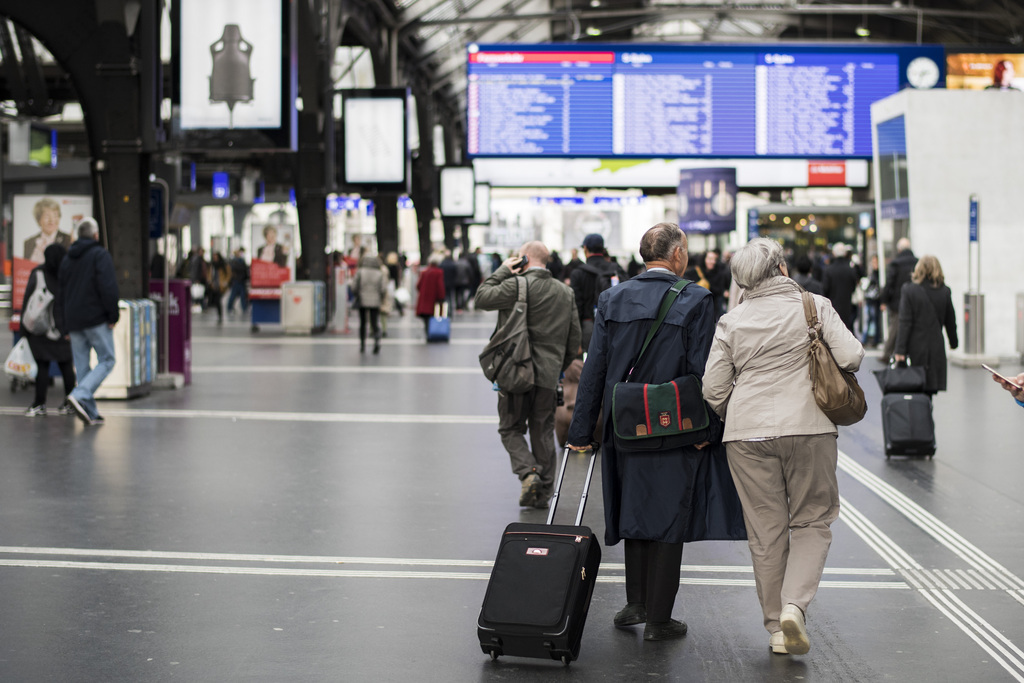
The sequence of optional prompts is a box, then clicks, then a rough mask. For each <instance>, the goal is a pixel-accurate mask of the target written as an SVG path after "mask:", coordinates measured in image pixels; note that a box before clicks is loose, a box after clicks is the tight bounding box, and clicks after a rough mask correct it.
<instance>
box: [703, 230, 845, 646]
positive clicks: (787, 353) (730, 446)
mask: <svg viewBox="0 0 1024 683" xmlns="http://www.w3.org/2000/svg"><path fill="white" fill-rule="evenodd" d="M732 276H733V279H734V280H735V281H736V282H737V283H738V284H739V286H740V287H742V288H743V290H744V293H743V296H744V298H743V303H741V304H740V305H738V306H737V307H736V308H734V309H733V310H731V311H729V312H728V313H726V314H725V315H724V316H722V318H721V319H720V320H719V321H718V327H717V329H716V330H715V339H714V342H713V343H712V345H711V354H710V356H709V357H708V363H707V366H706V368H705V370H704V398H705V399H707V401H708V403H709V404H710V405H711V407H712V408H714V409H715V411H716V412H717V413H718V414H719V415H720V416H721V417H722V418H723V419H724V420H725V432H724V436H723V441H725V442H726V443H725V447H726V453H727V455H728V458H729V469H730V470H731V471H732V476H733V480H734V481H735V483H736V489H737V491H738V492H739V495H740V500H741V501H742V503H743V518H744V521H745V522H746V525H747V536H748V538H749V546H750V556H751V559H752V560H753V564H754V579H755V582H756V584H757V597H758V599H759V600H760V602H761V610H762V612H763V613H764V626H765V628H766V629H767V630H768V632H769V633H770V634H771V638H770V640H769V647H770V648H771V650H772V652H775V653H778V654H786V653H788V654H804V653H806V652H807V651H808V650H809V649H810V642H809V641H808V638H807V630H806V627H805V625H804V615H805V613H806V612H807V606H808V604H809V603H810V602H811V599H812V598H813V597H814V594H815V593H816V592H817V590H818V583H819V582H820V581H821V572H822V570H823V569H824V568H825V558H826V557H827V555H828V548H829V545H830V544H831V542H832V531H831V530H830V528H829V527H830V526H831V524H832V522H834V521H835V520H836V518H837V517H838V516H839V485H838V483H837V482H836V461H837V458H838V448H837V445H836V437H837V430H836V426H835V425H834V424H832V421H831V420H829V419H828V418H827V417H826V416H825V414H824V413H823V412H821V410H820V409H819V408H818V406H817V404H816V403H815V402H814V396H813V394H812V393H811V380H810V362H809V358H808V355H807V350H808V345H809V343H810V341H809V339H808V336H807V321H806V318H805V317H804V309H803V305H802V301H801V294H802V292H803V290H802V289H801V287H800V285H798V284H797V283H796V282H794V281H793V280H791V279H790V278H789V271H788V269H787V266H786V261H785V258H784V257H783V253H782V247H781V246H780V245H779V244H778V243H777V242H775V241H774V240H769V239H765V238H756V239H753V240H751V241H750V242H749V243H748V244H747V245H746V246H745V247H743V248H742V249H740V250H739V251H738V252H736V255H735V256H733V259H732ZM814 301H815V304H816V305H817V310H818V320H819V321H820V322H821V324H822V337H823V338H824V339H825V341H826V342H827V343H828V345H829V347H831V349H832V353H833V354H834V355H835V358H836V361H837V362H838V363H839V365H840V366H841V367H843V368H845V369H847V370H856V369H857V368H859V367H860V362H861V359H862V358H863V357H864V348H863V347H862V346H861V344H860V342H859V341H857V338H856V337H854V336H853V334H852V333H850V331H849V330H848V329H847V328H846V326H845V325H844V324H843V321H842V320H841V319H840V318H839V315H838V314H837V313H836V312H835V310H834V309H833V308H832V304H831V303H830V302H829V300H828V299H826V298H824V297H821V296H817V295H815V296H814Z"/></svg>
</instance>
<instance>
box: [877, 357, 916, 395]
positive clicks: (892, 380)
mask: <svg viewBox="0 0 1024 683" xmlns="http://www.w3.org/2000/svg"><path fill="white" fill-rule="evenodd" d="M872 372H873V373H874V374H875V379H877V380H878V386H879V387H880V388H881V389H882V393H883V394H914V393H920V392H922V391H924V386H925V383H926V382H927V379H928V375H927V372H926V371H925V368H924V366H923V365H909V364H907V363H902V362H901V363H892V364H891V365H889V367H887V368H882V369H881V370H872Z"/></svg>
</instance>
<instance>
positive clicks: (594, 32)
mask: <svg viewBox="0 0 1024 683" xmlns="http://www.w3.org/2000/svg"><path fill="white" fill-rule="evenodd" d="M587 35H588V36H599V35H601V29H599V28H598V27H596V26H588V27H587Z"/></svg>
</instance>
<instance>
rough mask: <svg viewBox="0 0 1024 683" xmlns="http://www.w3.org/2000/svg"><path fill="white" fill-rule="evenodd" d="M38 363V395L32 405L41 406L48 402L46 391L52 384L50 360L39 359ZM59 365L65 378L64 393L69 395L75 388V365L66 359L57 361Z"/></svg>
mask: <svg viewBox="0 0 1024 683" xmlns="http://www.w3.org/2000/svg"><path fill="white" fill-rule="evenodd" d="M36 365H38V366H39V371H38V372H37V373H36V397H35V400H34V401H33V402H32V405H34V406H41V405H45V404H46V391H47V389H48V387H49V386H50V361H48V360H38V359H37V360H36ZM57 367H58V368H60V374H61V377H63V379H64V395H65V396H67V395H68V394H70V393H71V390H72V389H74V388H75V365H74V363H72V362H71V361H69V360H66V361H62V362H59V363H57Z"/></svg>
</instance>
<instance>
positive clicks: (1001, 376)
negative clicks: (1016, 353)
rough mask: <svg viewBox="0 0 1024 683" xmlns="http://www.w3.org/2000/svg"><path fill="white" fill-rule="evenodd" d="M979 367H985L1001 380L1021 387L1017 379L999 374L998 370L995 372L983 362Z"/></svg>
mask: <svg viewBox="0 0 1024 683" xmlns="http://www.w3.org/2000/svg"><path fill="white" fill-rule="evenodd" d="M981 367H983V368H985V369H986V370H988V371H989V372H991V373H992V374H993V375H995V376H996V377H998V378H999V379H1001V380H1003V381H1004V382H1008V383H1010V384H1012V385H1013V386H1015V387H1017V388H1018V389H1020V388H1021V386H1020V385H1019V384H1017V380H1015V379H1010V378H1009V377H1006V376H1004V375H1000V374H999V373H998V372H996V371H995V370H993V369H992V368H990V367H989V366H987V365H985V364H984V363H982V364H981Z"/></svg>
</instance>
